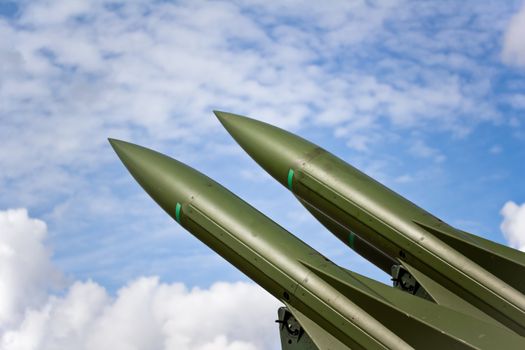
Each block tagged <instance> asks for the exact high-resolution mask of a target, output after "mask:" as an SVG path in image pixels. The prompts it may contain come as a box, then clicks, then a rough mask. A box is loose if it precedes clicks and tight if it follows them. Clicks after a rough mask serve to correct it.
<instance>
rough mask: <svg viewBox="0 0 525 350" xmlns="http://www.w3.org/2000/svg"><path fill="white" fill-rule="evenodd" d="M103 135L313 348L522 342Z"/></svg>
mask: <svg viewBox="0 0 525 350" xmlns="http://www.w3.org/2000/svg"><path fill="white" fill-rule="evenodd" d="M109 141H110V143H111V145H112V147H113V149H114V150H115V152H116V153H117V155H118V156H119V158H120V159H121V161H122V162H123V163H124V165H125V166H126V168H127V169H128V170H129V172H130V173H131V175H132V176H133V177H134V178H135V180H136V181H137V182H138V183H139V184H140V185H141V186H142V188H143V189H144V190H145V191H146V192H147V193H148V194H149V195H150V196H151V197H152V198H153V199H154V200H155V201H156V202H157V204H159V206H160V207H162V208H163V209H164V210H165V211H166V212H167V213H168V214H169V215H170V216H171V217H172V218H173V219H174V220H175V221H176V222H177V223H179V224H180V225H181V226H182V227H183V228H185V229H186V230H187V231H189V232H190V233H192V234H193V235H194V236H195V237H196V238H198V239H199V240H201V241H202V242H203V243H205V244H206V245H207V246H209V247H210V248H211V249H213V250H214V251H215V252H216V253H218V254H219V255H221V256H222V257H223V258H225V259H226V260H227V261H229V262H230V263H231V264H233V265H234V266H236V267H237V268H238V269H239V270H240V271H242V272H243V273H245V274H246V275H247V276H248V277H250V278H251V279H253V280H254V281H255V282H256V283H258V284H259V285H260V286H261V287H263V288H264V289H265V290H267V291H268V292H269V293H270V294H272V295H273V296H274V297H276V298H277V299H278V300H280V301H281V302H282V303H283V304H285V305H286V307H287V310H289V312H290V313H291V314H292V315H293V317H292V318H293V319H295V320H297V321H298V322H299V323H300V325H301V327H304V330H305V331H306V333H307V334H308V335H309V337H310V338H311V340H312V341H313V342H314V343H315V345H316V346H317V347H318V348H319V349H343V350H345V349H413V348H426V349H472V348H476V349H492V348H495V347H498V346H499V345H501V343H502V342H503V341H504V342H505V344H506V348H507V349H523V348H524V346H525V339H524V338H523V337H521V336H518V335H516V334H515V333H514V332H512V331H510V330H508V329H506V328H502V327H499V326H494V325H493V324H491V323H487V322H484V321H482V320H479V319H477V318H475V317H471V316H469V315H465V314H463V313H460V312H457V311H453V310H450V309H448V308H445V307H442V306H439V305H437V304H435V303H432V302H429V301H426V300H424V299H421V298H416V297H414V296H412V295H409V294H407V293H404V292H402V291H400V290H397V289H394V288H392V287H389V286H386V285H384V284H381V283H379V282H377V281H374V280H371V279H369V278H366V277H364V276H361V275H359V274H357V273H355V272H352V271H349V270H346V269H343V268H341V267H339V266H337V265H335V264H334V263H332V262H331V261H329V260H328V259H327V258H325V257H324V256H322V255H321V254H319V253H318V252H317V251H315V250H314V249H313V248H311V247H310V246H308V245H307V244H305V243H304V242H302V241H301V240H299V239H298V238H297V237H295V236H294V235H292V234H291V233H289V232H287V231H286V230H285V229H284V228H282V227H281V226H279V225H278V224H276V223H275V222H273V221H272V220H271V219H269V218H268V217H266V216H264V215H263V214H262V213H260V212H258V211H257V210H256V209H255V208H253V207H251V206H250V205H249V204H247V203H245V202H244V201H243V200H241V199H240V198H239V197H237V196H236V195H234V194H233V193H231V192H230V191H228V190H227V189H226V188H224V187H222V186H221V185H220V184H218V183H217V182H215V181H213V180H212V179H210V178H209V177H207V176H205V175H203V174H201V173H199V172H198V171H197V170H195V169H193V168H191V167H189V166H187V165H185V164H183V163H181V162H179V161H177V160H175V159H172V158H170V157H168V156H165V155H163V154H160V153H157V152H155V151H153V150H150V149H147V148H144V147H141V146H138V145H134V144H131V143H128V142H124V141H119V140H115V139H109ZM279 313H280V314H281V313H282V310H280V311H279ZM181 317H183V315H181ZM245 321H246V320H244V319H243V320H239V322H245ZM293 327H294V330H295V328H296V327H295V326H293ZM298 334H300V333H298ZM290 340H291V339H290Z"/></svg>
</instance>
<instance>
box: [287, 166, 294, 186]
mask: <svg viewBox="0 0 525 350" xmlns="http://www.w3.org/2000/svg"><path fill="white" fill-rule="evenodd" d="M293 174H294V172H293V169H290V170H288V188H289V189H290V191H292V190H293V189H292V182H293Z"/></svg>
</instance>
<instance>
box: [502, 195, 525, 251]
mask: <svg viewBox="0 0 525 350" xmlns="http://www.w3.org/2000/svg"><path fill="white" fill-rule="evenodd" d="M501 215H502V216H503V222H502V223H501V225H500V228H501V231H502V232H503V234H504V235H505V238H506V239H507V241H508V242H509V245H510V246H511V247H513V248H516V249H519V250H521V251H524V252H525V203H523V204H521V205H518V204H516V203H515V202H512V201H509V202H507V203H505V205H504V206H503V208H502V209H501Z"/></svg>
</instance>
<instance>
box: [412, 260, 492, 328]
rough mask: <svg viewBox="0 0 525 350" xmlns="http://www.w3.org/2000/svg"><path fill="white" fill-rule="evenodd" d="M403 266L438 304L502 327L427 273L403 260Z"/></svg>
mask: <svg viewBox="0 0 525 350" xmlns="http://www.w3.org/2000/svg"><path fill="white" fill-rule="evenodd" d="M403 267H404V268H405V269H407V271H408V272H409V273H410V274H411V275H412V276H413V277H414V278H415V279H416V280H417V281H418V282H419V284H421V286H423V288H424V289H425V291H426V292H427V293H428V294H430V296H431V297H432V299H434V301H435V302H436V303H437V304H439V305H443V306H446V307H448V308H450V309H452V310H456V311H459V312H462V313H464V314H468V315H471V316H474V317H477V318H479V319H481V320H484V321H486V322H492V323H493V324H495V325H498V326H500V327H502V325H501V323H499V322H498V321H496V320H495V319H494V318H492V317H490V316H488V315H487V314H485V313H484V312H482V311H481V310H479V309H478V308H476V307H474V306H472V304H469V303H468V302H466V301H465V300H464V299H461V298H460V297H458V296H457V295H456V294H454V293H452V292H451V291H449V290H448V289H446V288H445V287H443V286H441V285H440V284H438V283H437V282H435V281H434V280H433V279H431V278H430V277H428V276H427V275H425V274H423V273H421V272H420V271H419V270H417V269H416V268H414V267H413V266H410V265H409V264H407V263H406V262H403Z"/></svg>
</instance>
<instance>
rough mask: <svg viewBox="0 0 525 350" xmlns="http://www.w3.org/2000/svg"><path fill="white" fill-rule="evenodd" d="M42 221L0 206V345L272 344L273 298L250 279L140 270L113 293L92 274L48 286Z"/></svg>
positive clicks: (198, 349)
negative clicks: (177, 278)
mask: <svg viewBox="0 0 525 350" xmlns="http://www.w3.org/2000/svg"><path fill="white" fill-rule="evenodd" d="M45 236H46V226H45V224H44V223H43V222H42V221H40V220H36V219H32V218H30V217H29V216H28V214H27V211H26V210H24V209H18V210H7V211H2V212H0V276H1V277H2V278H1V279H0V322H1V323H0V348H1V349H4V350H15V349H16V350H26V349H27V350H30V349H31V350H36V349H86V350H87V349H104V348H111V349H116V350H120V349H122V350H127V349H177V350H190V349H191V350H194V349H195V350H207V349H214V350H256V349H271V348H275V347H276V344H277V343H278V331H277V328H276V326H275V323H274V322H273V320H274V319H275V317H276V310H277V307H278V303H277V301H276V300H275V299H274V298H273V297H271V296H270V295H269V294H267V293H266V292H265V291H264V290H262V289H261V288H260V287H258V286H257V285H255V284H252V283H245V282H238V283H225V282H217V283H215V284H213V285H212V286H211V287H209V288H207V289H201V288H197V287H196V288H192V289H188V288H187V287H186V286H185V285H184V284H182V283H171V284H166V283H161V282H160V281H159V279H158V278H157V277H140V278H136V279H134V280H132V281H131V282H129V283H128V284H127V285H126V286H123V287H121V288H120V289H119V290H118V291H117V293H116V295H115V296H112V295H110V294H109V293H108V292H107V291H106V289H105V288H104V287H102V286H101V285H99V284H97V283H96V282H93V281H84V282H83V281H75V282H73V283H72V284H71V285H70V286H69V287H68V288H67V289H65V290H63V291H62V292H61V293H54V294H53V293H48V290H49V289H48V288H49V287H50V286H51V285H52V284H53V283H52V279H53V274H56V273H57V272H56V269H54V267H53V264H52V262H51V260H50V253H49V250H48V249H46V248H45V246H44V240H45Z"/></svg>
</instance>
